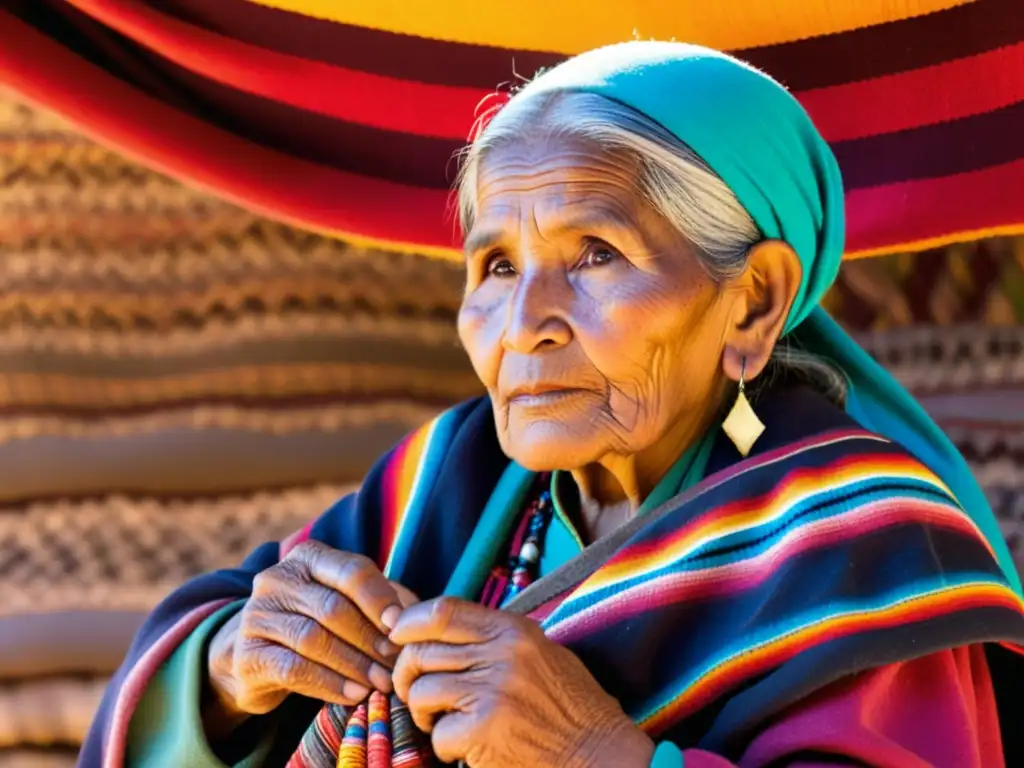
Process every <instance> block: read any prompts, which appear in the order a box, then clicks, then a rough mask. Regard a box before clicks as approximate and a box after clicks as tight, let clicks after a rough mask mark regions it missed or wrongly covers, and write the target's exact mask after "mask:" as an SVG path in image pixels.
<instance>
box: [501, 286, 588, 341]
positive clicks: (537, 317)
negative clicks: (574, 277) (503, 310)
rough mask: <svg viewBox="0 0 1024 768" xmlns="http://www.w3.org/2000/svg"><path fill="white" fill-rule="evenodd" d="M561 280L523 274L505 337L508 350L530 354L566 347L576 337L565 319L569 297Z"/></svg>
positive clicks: (510, 312)
mask: <svg viewBox="0 0 1024 768" xmlns="http://www.w3.org/2000/svg"><path fill="white" fill-rule="evenodd" d="M563 279H564V278H563ZM557 280H558V278H557V277H555V276H552V275H544V274H534V275H529V276H527V275H524V276H522V277H520V279H519V281H518V283H517V284H516V289H515V293H513V295H512V301H511V302H509V310H508V320H507V323H506V326H505V335H504V338H503V339H502V345H503V346H504V348H505V349H506V350H507V351H509V352H518V353H519V354H524V355H528V354H531V353H533V352H537V351H538V350H540V349H541V348H544V347H560V346H564V345H566V344H568V343H569V341H571V340H572V328H571V327H570V326H569V324H568V323H567V322H566V320H565V317H566V310H567V309H568V307H566V306H565V303H566V301H567V297H566V296H564V295H563V294H564V293H565V291H564V290H562V289H561V287H560V286H559V285H557V284H556V283H557Z"/></svg>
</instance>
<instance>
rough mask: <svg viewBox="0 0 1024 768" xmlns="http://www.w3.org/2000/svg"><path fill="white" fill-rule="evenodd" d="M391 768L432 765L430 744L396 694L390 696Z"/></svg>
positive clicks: (422, 767) (419, 767)
mask: <svg viewBox="0 0 1024 768" xmlns="http://www.w3.org/2000/svg"><path fill="white" fill-rule="evenodd" d="M391 737H392V742H393V743H392V750H393V752H392V756H391V765H392V768H429V766H431V765H433V763H434V759H433V754H432V753H431V751H430V745H429V744H428V743H426V740H425V739H424V738H423V737H422V736H421V735H420V732H419V729H417V728H416V724H415V723H414V722H413V721H412V715H410V714H409V708H408V707H407V706H405V704H404V703H403V702H402V701H401V699H399V698H398V697H397V696H395V695H393V694H392V696H391Z"/></svg>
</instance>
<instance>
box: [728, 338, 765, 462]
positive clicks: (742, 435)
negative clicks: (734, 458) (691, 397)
mask: <svg viewBox="0 0 1024 768" xmlns="http://www.w3.org/2000/svg"><path fill="white" fill-rule="evenodd" d="M746 373H747V358H745V357H744V358H743V360H742V361H741V362H740V391H739V392H738V393H737V394H736V402H735V403H733V404H732V410H730V411H729V415H728V416H726V417H725V421H723V422H722V431H723V432H725V434H726V436H728V438H729V439H730V440H732V444H733V445H735V446H736V450H737V451H739V452H740V456H746V455H747V454H748V453H750V449H751V448H753V447H754V443H756V442H757V438H759V437H760V436H761V434H762V433H763V432H764V424H762V423H761V420H760V419H759V418H757V414H756V413H754V409H753V408H751V407H750V401H749V400H747V395H746V392H745V390H746V384H745V382H744V379H745V378H746Z"/></svg>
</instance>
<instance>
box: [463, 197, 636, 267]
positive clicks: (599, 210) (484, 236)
mask: <svg viewBox="0 0 1024 768" xmlns="http://www.w3.org/2000/svg"><path fill="white" fill-rule="evenodd" d="M608 228H614V229H637V228H638V224H637V221H636V220H635V219H634V218H633V217H632V216H630V215H629V214H628V213H626V212H625V211H622V210H620V209H617V208H612V207H608V206H602V207H594V206H588V207H587V208H586V210H581V211H579V212H578V213H570V214H569V215H568V216H567V217H565V218H564V219H563V220H561V221H558V222H557V223H553V224H552V225H551V226H550V227H545V231H546V233H547V234H549V235H557V234H565V233H575V232H593V231H595V230H602V229H608ZM506 237H507V234H506V232H505V231H504V230H503V229H498V228H488V229H479V230H477V229H473V230H471V231H470V233H469V236H468V237H467V238H466V242H465V244H464V246H463V250H464V252H465V253H466V256H467V257H468V256H472V255H473V254H474V253H479V252H480V251H486V250H490V249H491V248H493V247H494V246H495V245H497V244H498V243H500V242H501V241H503V240H505V239H506Z"/></svg>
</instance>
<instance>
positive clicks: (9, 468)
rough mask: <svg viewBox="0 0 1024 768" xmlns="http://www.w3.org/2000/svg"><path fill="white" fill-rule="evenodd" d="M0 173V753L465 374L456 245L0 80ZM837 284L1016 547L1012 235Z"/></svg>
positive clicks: (49, 745) (287, 524) (77, 695)
mask: <svg viewBox="0 0 1024 768" xmlns="http://www.w3.org/2000/svg"><path fill="white" fill-rule="evenodd" d="M0 180H2V183H0V724H2V725H0V766H8V765H10V766H50V765H59V764H61V762H60V761H62V760H64V761H67V760H70V759H71V755H73V747H74V745H75V744H76V743H78V742H79V741H80V739H81V738H82V736H83V733H84V728H85V727H86V725H87V723H88V719H89V713H91V708H92V707H93V706H94V704H95V701H96V697H97V695H98V691H99V690H100V689H101V687H102V681H103V679H104V677H105V676H107V675H109V673H110V672H111V670H112V669H113V668H114V666H116V664H117V661H118V658H119V656H120V654H121V653H122V652H123V650H124V648H125V647H126V645H127V642H128V640H129V639H130V636H131V634H132V632H133V631H134V629H135V627H136V626H137V625H138V622H139V620H140V619H141V616H142V615H144V613H145V612H146V611H147V610H149V609H150V608H151V607H152V606H153V605H154V604H155V603H156V602H157V601H158V600H159V599H160V598H161V597H162V596H163V595H164V594H166V592H167V591H168V590H170V589H172V588H173V587H174V586H175V585H176V584H178V583H180V582H181V581H182V580H184V579H186V578H188V577H189V576H191V575H193V574H195V573H198V572H201V571H204V570H208V569H211V568H215V567H219V566H222V565H227V564H230V563H233V562H236V561H237V560H238V559H239V558H240V557H241V556H242V554H243V553H244V552H246V551H247V550H248V549H250V548H252V547H253V546H255V545H256V544H258V543H259V542H261V541H265V540H268V539H274V538H278V537H280V536H283V535H285V534H287V533H289V532H291V531H292V530H295V529H296V528H298V527H300V526H301V525H302V524H304V523H305V522H306V521H308V520H309V519H310V518H312V517H313V516H315V515H316V514H317V513H318V512H319V511H320V510H322V509H324V508H325V507H326V506H327V505H328V504H329V503H330V502H331V501H332V500H333V499H335V498H337V496H339V495H340V494H342V493H344V492H345V491H346V489H348V488H350V487H352V485H353V484H354V483H357V482H358V480H359V478H360V477H361V476H362V474H363V473H364V472H365V471H366V470H367V468H368V467H369V465H370V463H371V462H372V461H373V460H374V459H375V458H376V457H377V456H378V455H379V454H380V453H381V452H382V451H384V450H385V449H386V448H387V447H388V446H390V445H391V444H392V443H394V442H395V441H396V440H397V439H398V438H399V437H400V436H401V435H403V434H404V433H405V432H407V431H408V430H410V429H412V428H413V427H415V426H417V425H419V424H421V423H422V422H424V421H425V420H427V419H428V418H429V417H430V416H431V415H432V414H434V413H436V412H437V411H438V410H439V409H441V408H443V407H445V406H446V405H448V404H450V403H453V402H455V401H457V400H460V399H463V398H466V397H468V396H471V395H474V394H476V393H478V392H479V391H480V387H479V384H478V382H477V380H476V377H475V376H474V374H473V372H472V370H471V369H470V367H469V364H468V361H467V360H466V358H465V355H464V353H463V352H462V350H461V349H460V347H459V345H458V341H457V338H456V335H455V331H454V319H455V313H456V310H457V307H458V303H459V300H460V296H461V281H462V276H461V272H460V269H459V267H458V266H457V265H455V264H452V263H450V262H445V261H440V260H433V259H428V258H425V257H417V256H412V255H402V254H392V253H384V252H372V251H366V250H362V249H358V248H354V247H351V246H348V245H346V244H345V243H342V242H339V241H337V240H332V239H328V238H325V237H321V236H318V235H313V234H308V233H305V232H301V231H298V230H296V229H292V228H289V227H287V226H285V225H281V224H277V223H272V222H270V221H267V220H264V219H261V218H259V217H257V216H255V215H253V214H251V213H248V212H246V211H244V210H241V209H240V208H237V207H235V206H233V205H230V204H228V203H225V202H222V201H220V200H218V199H216V198H214V197H211V196H209V195H206V194H203V193H201V192H197V191H194V190H191V189H187V188H185V187H182V186H180V185H179V184H177V183H174V182H171V181H169V180H168V179H166V178H165V177H163V176H161V175H159V174H157V173H154V172H151V171H148V170H146V169H144V168H142V167H141V166H139V165H136V164H134V163H132V162H130V161H128V160H126V159H124V158H122V157H121V156H119V155H117V154H116V153H113V152H111V151H108V150H106V149H104V148H102V147H100V146H98V145H97V144H94V143H92V142H91V141H89V140H88V139H86V138H85V137H84V136H82V135H81V134H80V133H78V132H77V131H75V130H73V129H72V128H70V127H69V126H68V125H66V124H65V123H63V122H62V121H60V120H58V119H56V118H54V117H52V116H50V115H48V114H46V113H43V112H40V111H37V110H34V109H31V108H29V107H27V106H25V105H24V104H21V103H18V102H16V101H14V100H13V99H11V98H4V97H2V96H0ZM828 306H829V309H830V310H831V311H832V312H833V313H834V314H835V315H836V316H837V317H838V318H839V319H840V320H841V321H842V322H843V323H844V324H845V325H846V326H847V327H848V328H851V329H852V330H853V331H854V332H856V333H857V335H858V337H859V338H860V339H861V341H862V342H863V343H864V344H865V345H866V347H867V348H868V349H869V350H870V351H871V352H872V353H873V354H875V355H876V356H877V357H878V358H879V359H880V360H881V361H882V362H883V363H884V364H885V365H886V366H888V367H889V368H890V369H891V370H892V371H893V372H894V373H895V374H896V375H897V376H898V378H900V379H901V380H902V381H903V382H904V383H905V384H906V385H907V386H909V387H910V388H911V389H912V391H914V392H915V394H917V395H918V397H920V398H921V400H922V402H923V403H924V404H925V406H926V407H927V408H928V409H929V410H931V412H932V413H934V414H935V416H936V417H937V418H938V419H939V421H940V423H942V425H943V427H944V428H945V429H947V431H948V432H949V433H950V435H951V436H952V437H953V438H954V440H955V441H956V442H957V444H958V445H959V446H960V447H961V449H962V450H963V451H964V453H965V454H966V455H967V457H968V459H969V460H970V461H971V463H972V465H973V466H974V469H975V471H976V472H977V475H978V477H979V479H980V480H981V482H982V483H983V485H984V486H985V488H986V490H987V491H988V492H989V494H990V496H991V499H992V502H993V504H994V506H995V507H996V509H997V510H998V512H999V514H1000V515H1001V517H1002V519H1003V521H1004V524H1005V530H1006V533H1007V536H1008V538H1009V539H1010V541H1011V543H1013V544H1014V545H1015V546H1017V547H1018V551H1021V550H1024V240H1019V239H1018V240H1012V239H1004V240H989V241H983V242H979V243H971V244H965V245H960V246H954V247H951V248H947V249H944V250H942V251H938V252H930V253H924V254H919V255H915V256H909V255H893V256H890V257H881V258H877V259H871V260H863V261H856V262H851V263H848V264H847V265H846V266H844V268H843V272H842V275H841V278H840V281H839V283H838V285H837V286H836V288H835V289H834V291H833V292H832V294H831V295H830V296H829V298H828ZM69 621H71V622H74V626H75V627H76V632H75V633H69V632H64V633H61V632H59V631H55V628H56V627H67V626H68V622H69ZM44 712H45V713H48V714H46V715H45V716H44V715H43V714H42V713H44ZM4 713H17V714H18V716H17V717H15V716H13V715H12V716H11V717H8V716H7V715H5V714H4Z"/></svg>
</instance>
